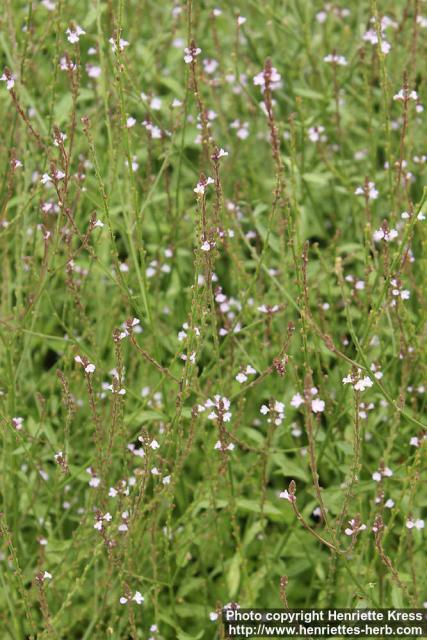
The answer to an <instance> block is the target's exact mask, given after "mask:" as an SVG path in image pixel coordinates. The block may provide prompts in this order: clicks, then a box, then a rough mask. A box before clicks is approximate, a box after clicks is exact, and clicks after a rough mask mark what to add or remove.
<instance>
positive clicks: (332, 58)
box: [323, 53, 347, 67]
mask: <svg viewBox="0 0 427 640" xmlns="http://www.w3.org/2000/svg"><path fill="white" fill-rule="evenodd" d="M323 60H324V62H329V63H330V64H336V65H339V66H342V67H345V66H346V65H347V60H346V59H345V58H344V56H338V55H337V54H336V53H329V54H328V55H327V56H325V57H324V58H323Z"/></svg>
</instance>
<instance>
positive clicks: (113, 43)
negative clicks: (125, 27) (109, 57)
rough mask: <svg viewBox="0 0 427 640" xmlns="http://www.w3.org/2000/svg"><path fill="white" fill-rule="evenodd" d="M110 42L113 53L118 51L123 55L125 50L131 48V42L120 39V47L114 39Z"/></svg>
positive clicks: (110, 39)
mask: <svg viewBox="0 0 427 640" xmlns="http://www.w3.org/2000/svg"><path fill="white" fill-rule="evenodd" d="M108 42H109V43H110V44H111V51H112V52H113V53H116V51H117V49H118V50H119V52H120V53H122V52H123V51H124V50H125V48H126V47H128V46H129V42H128V41H127V40H123V38H120V40H119V46H118V47H117V41H116V40H115V39H114V38H109V40H108Z"/></svg>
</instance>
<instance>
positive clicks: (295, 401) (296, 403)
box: [291, 393, 304, 409]
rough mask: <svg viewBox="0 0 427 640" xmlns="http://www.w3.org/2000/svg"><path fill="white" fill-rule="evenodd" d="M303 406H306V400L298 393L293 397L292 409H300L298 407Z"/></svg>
mask: <svg viewBox="0 0 427 640" xmlns="http://www.w3.org/2000/svg"><path fill="white" fill-rule="evenodd" d="M302 404H304V398H303V397H302V395H301V394H300V393H296V394H295V395H294V396H292V399H291V407H295V409H298V407H300V406H301V405H302Z"/></svg>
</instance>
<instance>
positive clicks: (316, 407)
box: [311, 398, 325, 413]
mask: <svg viewBox="0 0 427 640" xmlns="http://www.w3.org/2000/svg"><path fill="white" fill-rule="evenodd" d="M311 410H312V411H313V413H322V411H324V410H325V402H324V401H323V400H320V399H319V398H315V399H314V400H313V401H312V403H311Z"/></svg>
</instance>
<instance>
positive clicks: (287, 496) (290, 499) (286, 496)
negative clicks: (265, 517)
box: [279, 489, 295, 502]
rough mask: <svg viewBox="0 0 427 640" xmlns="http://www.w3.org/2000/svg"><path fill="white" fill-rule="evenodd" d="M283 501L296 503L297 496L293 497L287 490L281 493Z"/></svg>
mask: <svg viewBox="0 0 427 640" xmlns="http://www.w3.org/2000/svg"><path fill="white" fill-rule="evenodd" d="M279 498H281V500H287V501H288V502H295V496H293V495H291V494H290V493H289V491H288V490H287V489H285V490H284V491H281V492H280V493H279Z"/></svg>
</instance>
